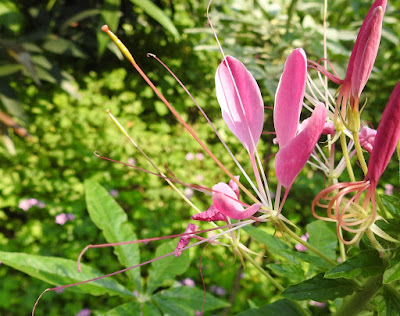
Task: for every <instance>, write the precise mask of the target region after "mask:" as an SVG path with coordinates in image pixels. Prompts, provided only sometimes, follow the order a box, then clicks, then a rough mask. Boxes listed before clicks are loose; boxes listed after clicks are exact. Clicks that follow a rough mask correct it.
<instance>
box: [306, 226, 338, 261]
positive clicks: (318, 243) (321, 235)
mask: <svg viewBox="0 0 400 316" xmlns="http://www.w3.org/2000/svg"><path fill="white" fill-rule="evenodd" d="M306 231H307V232H308V233H309V234H310V237H309V238H308V242H309V243H310V244H311V245H312V246H314V247H315V248H317V249H318V250H319V251H321V252H322V253H323V254H325V255H326V256H328V257H329V258H331V259H335V258H336V248H337V236H336V233H335V232H334V231H333V230H332V229H330V227H329V224H328V223H326V222H323V221H314V222H312V223H310V224H308V225H307V228H306Z"/></svg>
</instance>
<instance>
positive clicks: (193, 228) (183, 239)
mask: <svg viewBox="0 0 400 316" xmlns="http://www.w3.org/2000/svg"><path fill="white" fill-rule="evenodd" d="M198 228H199V226H196V225H195V224H192V223H189V225H188V226H187V228H186V230H185V233H193V232H195V231H196V230H197V229H198ZM193 237H194V235H186V236H182V237H181V239H179V242H178V246H176V248H175V256H176V257H180V255H181V253H182V248H184V247H186V246H187V244H188V243H189V241H190V239H191V238H193Z"/></svg>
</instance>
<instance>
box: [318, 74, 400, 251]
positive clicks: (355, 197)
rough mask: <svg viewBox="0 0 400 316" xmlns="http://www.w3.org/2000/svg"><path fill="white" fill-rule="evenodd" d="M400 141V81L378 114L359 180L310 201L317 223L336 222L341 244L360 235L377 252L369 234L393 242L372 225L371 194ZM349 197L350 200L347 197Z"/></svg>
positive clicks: (373, 216) (331, 188)
mask: <svg viewBox="0 0 400 316" xmlns="http://www.w3.org/2000/svg"><path fill="white" fill-rule="evenodd" d="M399 139H400V81H399V82H398V83H397V85H396V87H395V88H394V90H393V92H392V94H391V96H390V98H389V101H388V103H387V105H386V108H385V110H384V112H383V114H382V119H381V121H380V123H379V127H378V130H377V132H376V136H375V140H374V142H373V148H372V151H371V156H370V159H369V163H368V173H367V174H366V176H365V179H364V180H363V181H358V182H350V183H338V184H335V185H333V186H330V187H328V188H326V189H324V190H322V191H321V192H320V193H319V194H318V195H317V196H316V197H315V199H314V201H313V203H312V206H311V210H312V213H313V215H314V216H315V217H316V218H318V219H321V220H325V221H331V222H336V225H337V233H338V237H339V239H340V240H341V241H342V242H343V243H345V244H353V243H355V242H357V241H358V240H359V239H360V238H361V236H362V235H363V233H364V232H367V236H368V237H369V238H370V240H371V242H372V243H373V244H374V245H375V247H376V248H377V249H378V250H383V249H382V248H381V246H380V245H379V243H377V241H376V240H375V238H374V236H373V234H372V233H375V234H376V235H378V236H380V237H381V238H384V239H387V240H389V241H392V242H396V241H395V240H394V239H393V238H391V237H390V236H389V235H387V234H386V233H385V232H383V231H382V230H380V229H379V227H378V226H376V225H375V224H374V223H375V221H376V220H379V219H381V217H380V216H378V215H377V210H376V202H375V191H376V187H377V185H378V182H379V179H380V177H381V176H382V174H383V172H384V171H385V169H386V167H387V165H388V163H389V161H390V158H391V157H392V155H393V153H394V151H395V149H396V145H397V143H398V141H399ZM350 194H352V196H351V197H347V196H348V195H350ZM317 207H320V208H323V209H326V212H327V216H326V217H323V216H320V215H318V214H317V212H316V208H317ZM342 230H344V231H346V232H349V233H352V234H353V235H354V236H353V238H352V239H351V240H346V239H344V237H343V236H342Z"/></svg>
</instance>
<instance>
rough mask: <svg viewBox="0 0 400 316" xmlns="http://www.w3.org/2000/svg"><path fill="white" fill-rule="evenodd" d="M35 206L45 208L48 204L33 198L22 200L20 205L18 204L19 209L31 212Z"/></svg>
mask: <svg viewBox="0 0 400 316" xmlns="http://www.w3.org/2000/svg"><path fill="white" fill-rule="evenodd" d="M33 206H36V207H39V208H44V207H46V204H45V203H44V202H42V201H39V200H37V199H33V198H30V199H24V200H21V201H19V204H18V207H19V208H20V209H22V210H24V211H27V210H29V209H30V208H31V207H33Z"/></svg>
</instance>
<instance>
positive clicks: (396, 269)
mask: <svg viewBox="0 0 400 316" xmlns="http://www.w3.org/2000/svg"><path fill="white" fill-rule="evenodd" d="M399 259H400V256H399V255H396V256H394V257H393V258H392V259H390V260H389V266H388V267H387V268H386V270H385V273H384V274H383V283H385V284H386V283H390V282H393V281H397V280H399V279H400V260H399Z"/></svg>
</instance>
